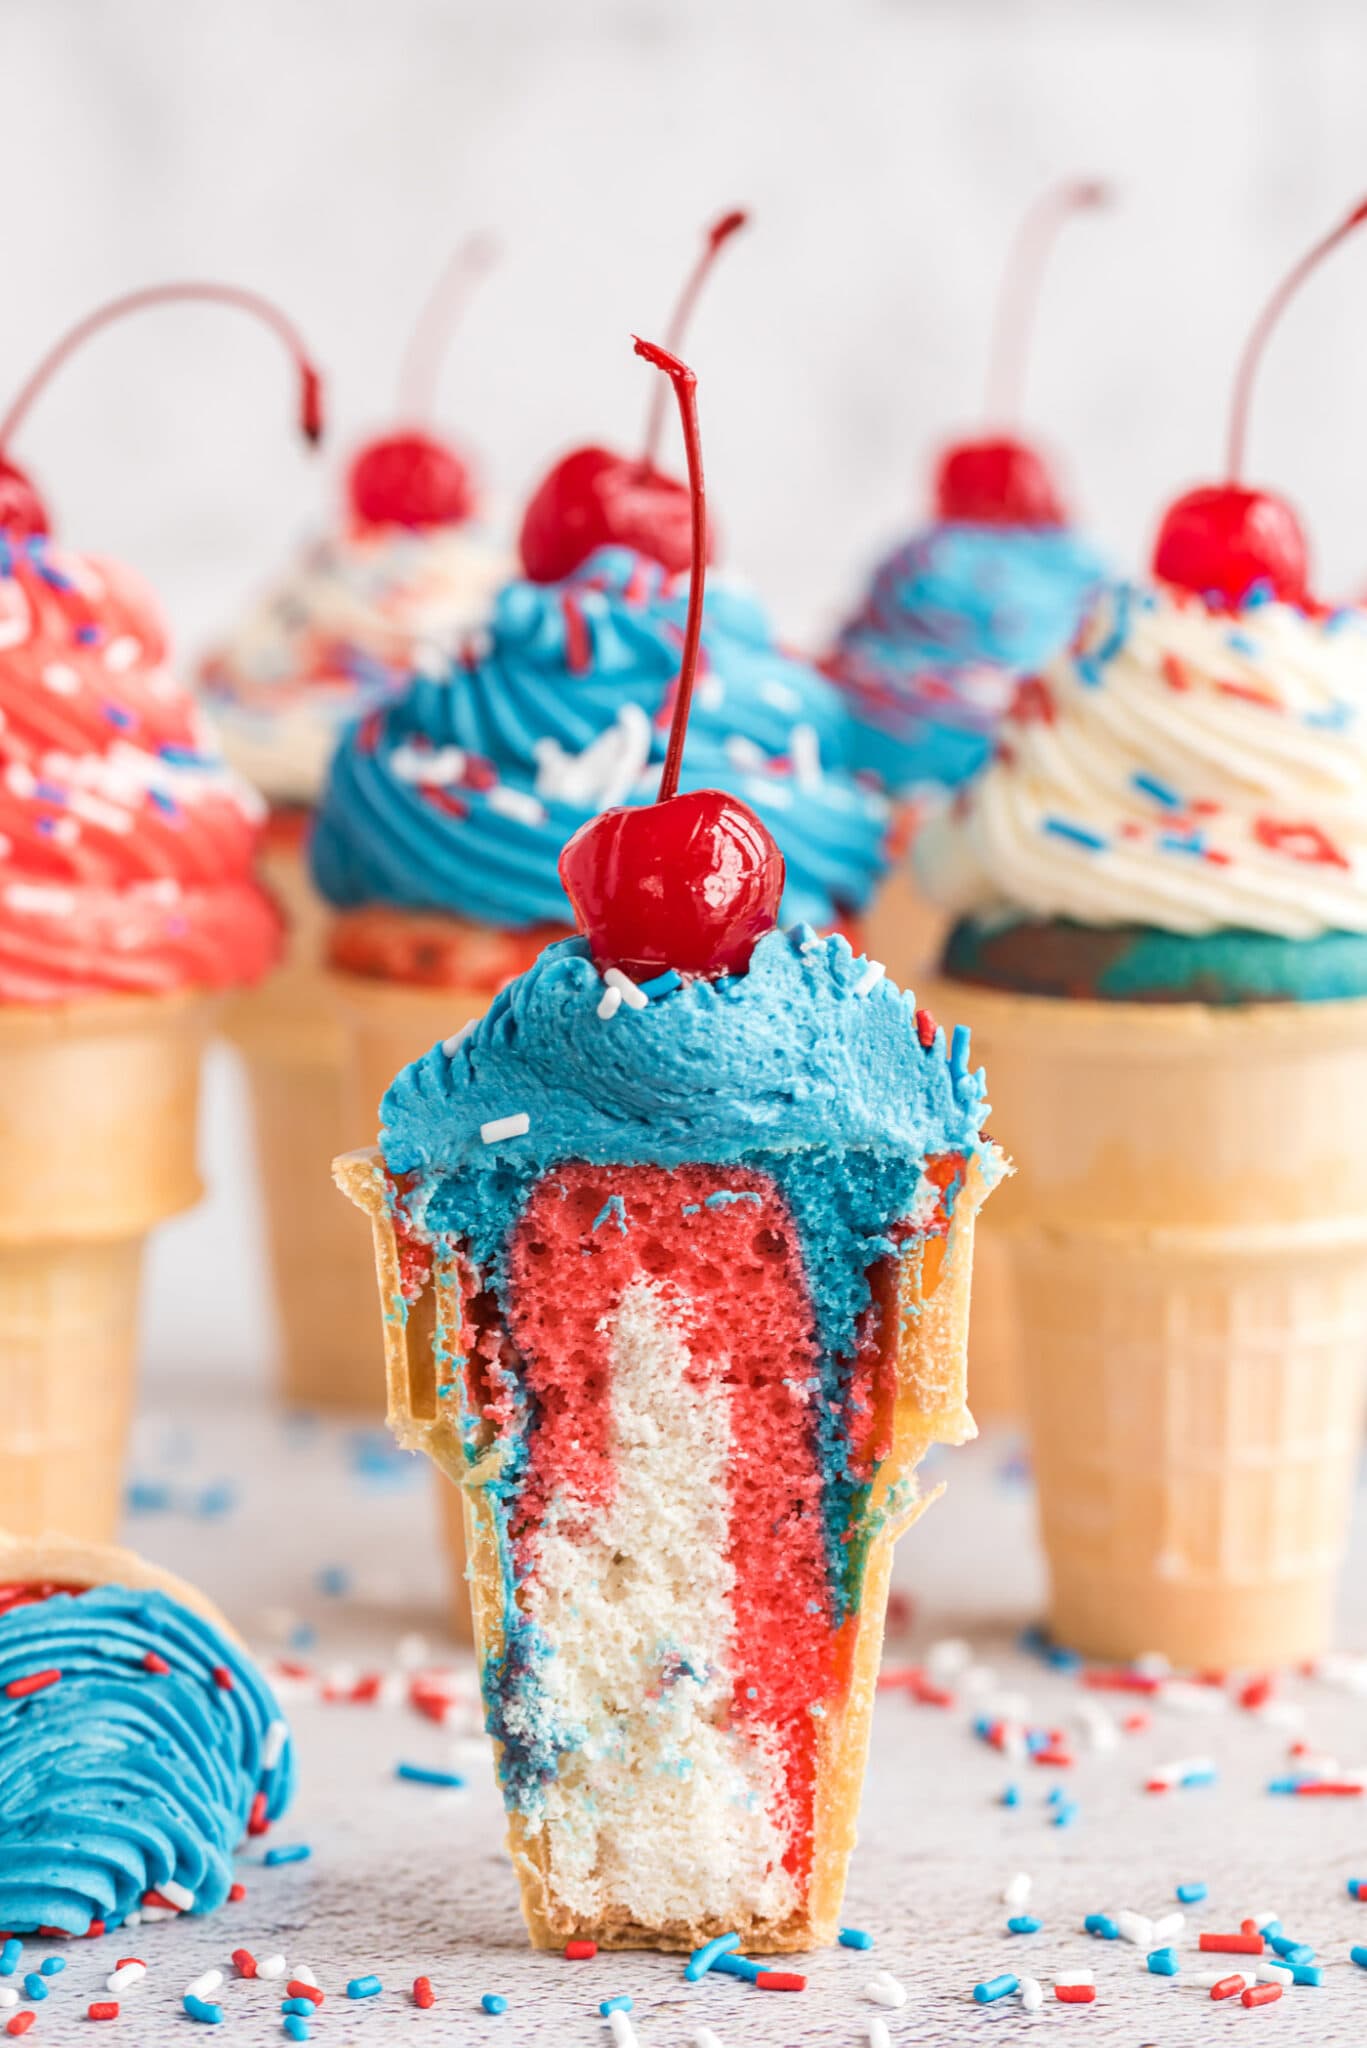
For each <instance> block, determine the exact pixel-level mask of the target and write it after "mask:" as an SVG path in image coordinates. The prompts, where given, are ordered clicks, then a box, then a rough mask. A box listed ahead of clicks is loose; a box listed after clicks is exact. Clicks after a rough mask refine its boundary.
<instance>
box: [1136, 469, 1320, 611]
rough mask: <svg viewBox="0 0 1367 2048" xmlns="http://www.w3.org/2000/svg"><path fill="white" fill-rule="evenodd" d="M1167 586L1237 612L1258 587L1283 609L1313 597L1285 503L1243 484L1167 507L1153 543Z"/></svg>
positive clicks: (1158, 572) (1207, 488)
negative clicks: (1175, 587) (1284, 606)
mask: <svg viewBox="0 0 1367 2048" xmlns="http://www.w3.org/2000/svg"><path fill="white" fill-rule="evenodd" d="M1153 573H1154V575H1155V576H1158V577H1161V578H1162V580H1163V582H1165V583H1175V584H1177V585H1178V587H1179V588H1180V589H1182V590H1194V591H1196V592H1197V593H1198V594H1199V595H1200V596H1202V597H1206V598H1214V599H1216V600H1217V601H1218V602H1219V603H1220V604H1221V605H1227V606H1229V607H1231V608H1237V607H1238V606H1239V605H1241V604H1242V603H1243V602H1244V600H1245V599H1246V598H1247V596H1248V594H1249V592H1250V591H1251V590H1253V589H1254V588H1255V587H1256V586H1257V585H1259V584H1262V585H1265V586H1266V587H1267V588H1268V589H1269V590H1270V592H1271V594H1272V596H1273V597H1276V598H1279V599H1281V601H1282V602H1283V603H1284V604H1299V605H1303V604H1304V603H1305V602H1306V600H1307V598H1308V596H1309V573H1310V559H1309V553H1308V551H1307V548H1306V544H1305V535H1304V533H1303V532H1302V530H1301V523H1300V521H1299V519H1297V517H1296V515H1295V513H1294V512H1293V511H1292V509H1291V507H1290V506H1289V505H1288V504H1287V502H1286V500H1285V498H1276V497H1273V496H1272V494H1271V492H1269V491H1247V490H1244V489H1242V488H1241V487H1240V486H1239V485H1238V484H1202V485H1200V486H1199V487H1198V488H1197V489H1196V490H1194V491H1187V492H1186V493H1185V495H1184V496H1182V497H1180V498H1178V499H1177V501H1176V503H1175V504H1172V505H1170V506H1169V507H1168V510H1167V512H1166V513H1165V514H1164V517H1163V524H1162V525H1161V526H1160V528H1159V529H1158V539H1157V540H1156V542H1155V543H1154V550H1153Z"/></svg>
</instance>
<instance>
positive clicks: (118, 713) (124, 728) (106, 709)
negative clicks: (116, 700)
mask: <svg viewBox="0 0 1367 2048" xmlns="http://www.w3.org/2000/svg"><path fill="white" fill-rule="evenodd" d="M100 709H101V711H103V713H104V715H105V717H106V718H107V719H108V721H109V723H110V724H111V725H112V726H114V727H115V728H116V730H117V731H119V732H131V731H132V729H133V724H134V720H133V714H132V712H131V711H125V710H124V708H123V706H122V704H101V706H100Z"/></svg>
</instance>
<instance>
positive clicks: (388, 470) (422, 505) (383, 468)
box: [347, 428, 475, 527]
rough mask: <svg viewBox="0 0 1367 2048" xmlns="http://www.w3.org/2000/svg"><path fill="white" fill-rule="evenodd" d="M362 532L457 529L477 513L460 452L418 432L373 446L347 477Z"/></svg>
mask: <svg viewBox="0 0 1367 2048" xmlns="http://www.w3.org/2000/svg"><path fill="white" fill-rule="evenodd" d="M347 502H348V504H349V505H350V507H351V513H352V517H353V518H354V519H355V520H356V522H357V524H358V525H360V526H413V527H428V526H458V525H459V524H460V522H461V520H463V519H468V518H469V517H470V514H471V513H472V512H473V511H474V509H475V491H474V485H473V482H472V479H471V475H470V470H469V468H468V466H467V464H466V463H465V462H463V461H462V459H461V457H460V456H459V455H458V454H457V453H456V451H455V449H454V448H452V447H450V446H449V445H448V444H447V443H446V442H445V441H439V440H438V439H437V437H436V436H435V435H434V434H428V433H424V432H423V431H422V429H421V428H413V429H410V430H409V431H407V432H405V433H400V434H387V435H386V436H385V437H384V438H383V439H382V440H378V441H369V442H367V443H366V445H365V447H364V448H362V449H361V450H360V451H359V452H358V453H357V455H356V456H355V457H354V458H353V460H352V464H351V468H350V470H349V471H348V472H347Z"/></svg>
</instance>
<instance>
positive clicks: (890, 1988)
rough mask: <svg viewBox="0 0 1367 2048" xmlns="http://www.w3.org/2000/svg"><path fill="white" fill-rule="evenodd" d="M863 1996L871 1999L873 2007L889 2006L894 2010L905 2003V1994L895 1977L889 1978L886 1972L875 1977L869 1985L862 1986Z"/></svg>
mask: <svg viewBox="0 0 1367 2048" xmlns="http://www.w3.org/2000/svg"><path fill="white" fill-rule="evenodd" d="M864 1995H865V1997H866V1998H871V1999H872V2000H873V2002H874V2004H875V2005H887V2006H891V2007H892V2008H893V2009H894V2010H895V2009H896V2008H897V2007H898V2006H901V2005H905V2004H906V2002H907V1994H906V1992H905V1991H904V1990H903V1988H902V1986H901V1985H900V1984H899V1983H898V1982H897V1979H896V1978H895V1977H889V1976H888V1975H887V1973H886V1971H884V1972H883V1973H882V1974H881V1975H880V1976H877V1977H875V1978H874V1980H873V1982H872V1983H871V1984H866V1985H865V1986H864Z"/></svg>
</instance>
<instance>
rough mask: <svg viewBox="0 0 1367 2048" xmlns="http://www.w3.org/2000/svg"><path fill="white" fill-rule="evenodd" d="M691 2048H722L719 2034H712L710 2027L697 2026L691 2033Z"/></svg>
mask: <svg viewBox="0 0 1367 2048" xmlns="http://www.w3.org/2000/svg"><path fill="white" fill-rule="evenodd" d="M693 2048H722V2043H721V2035H720V2034H714V2033H713V2032H712V2029H711V2027H698V2028H697V2029H696V2030H695V2032H694V2035H693Z"/></svg>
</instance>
